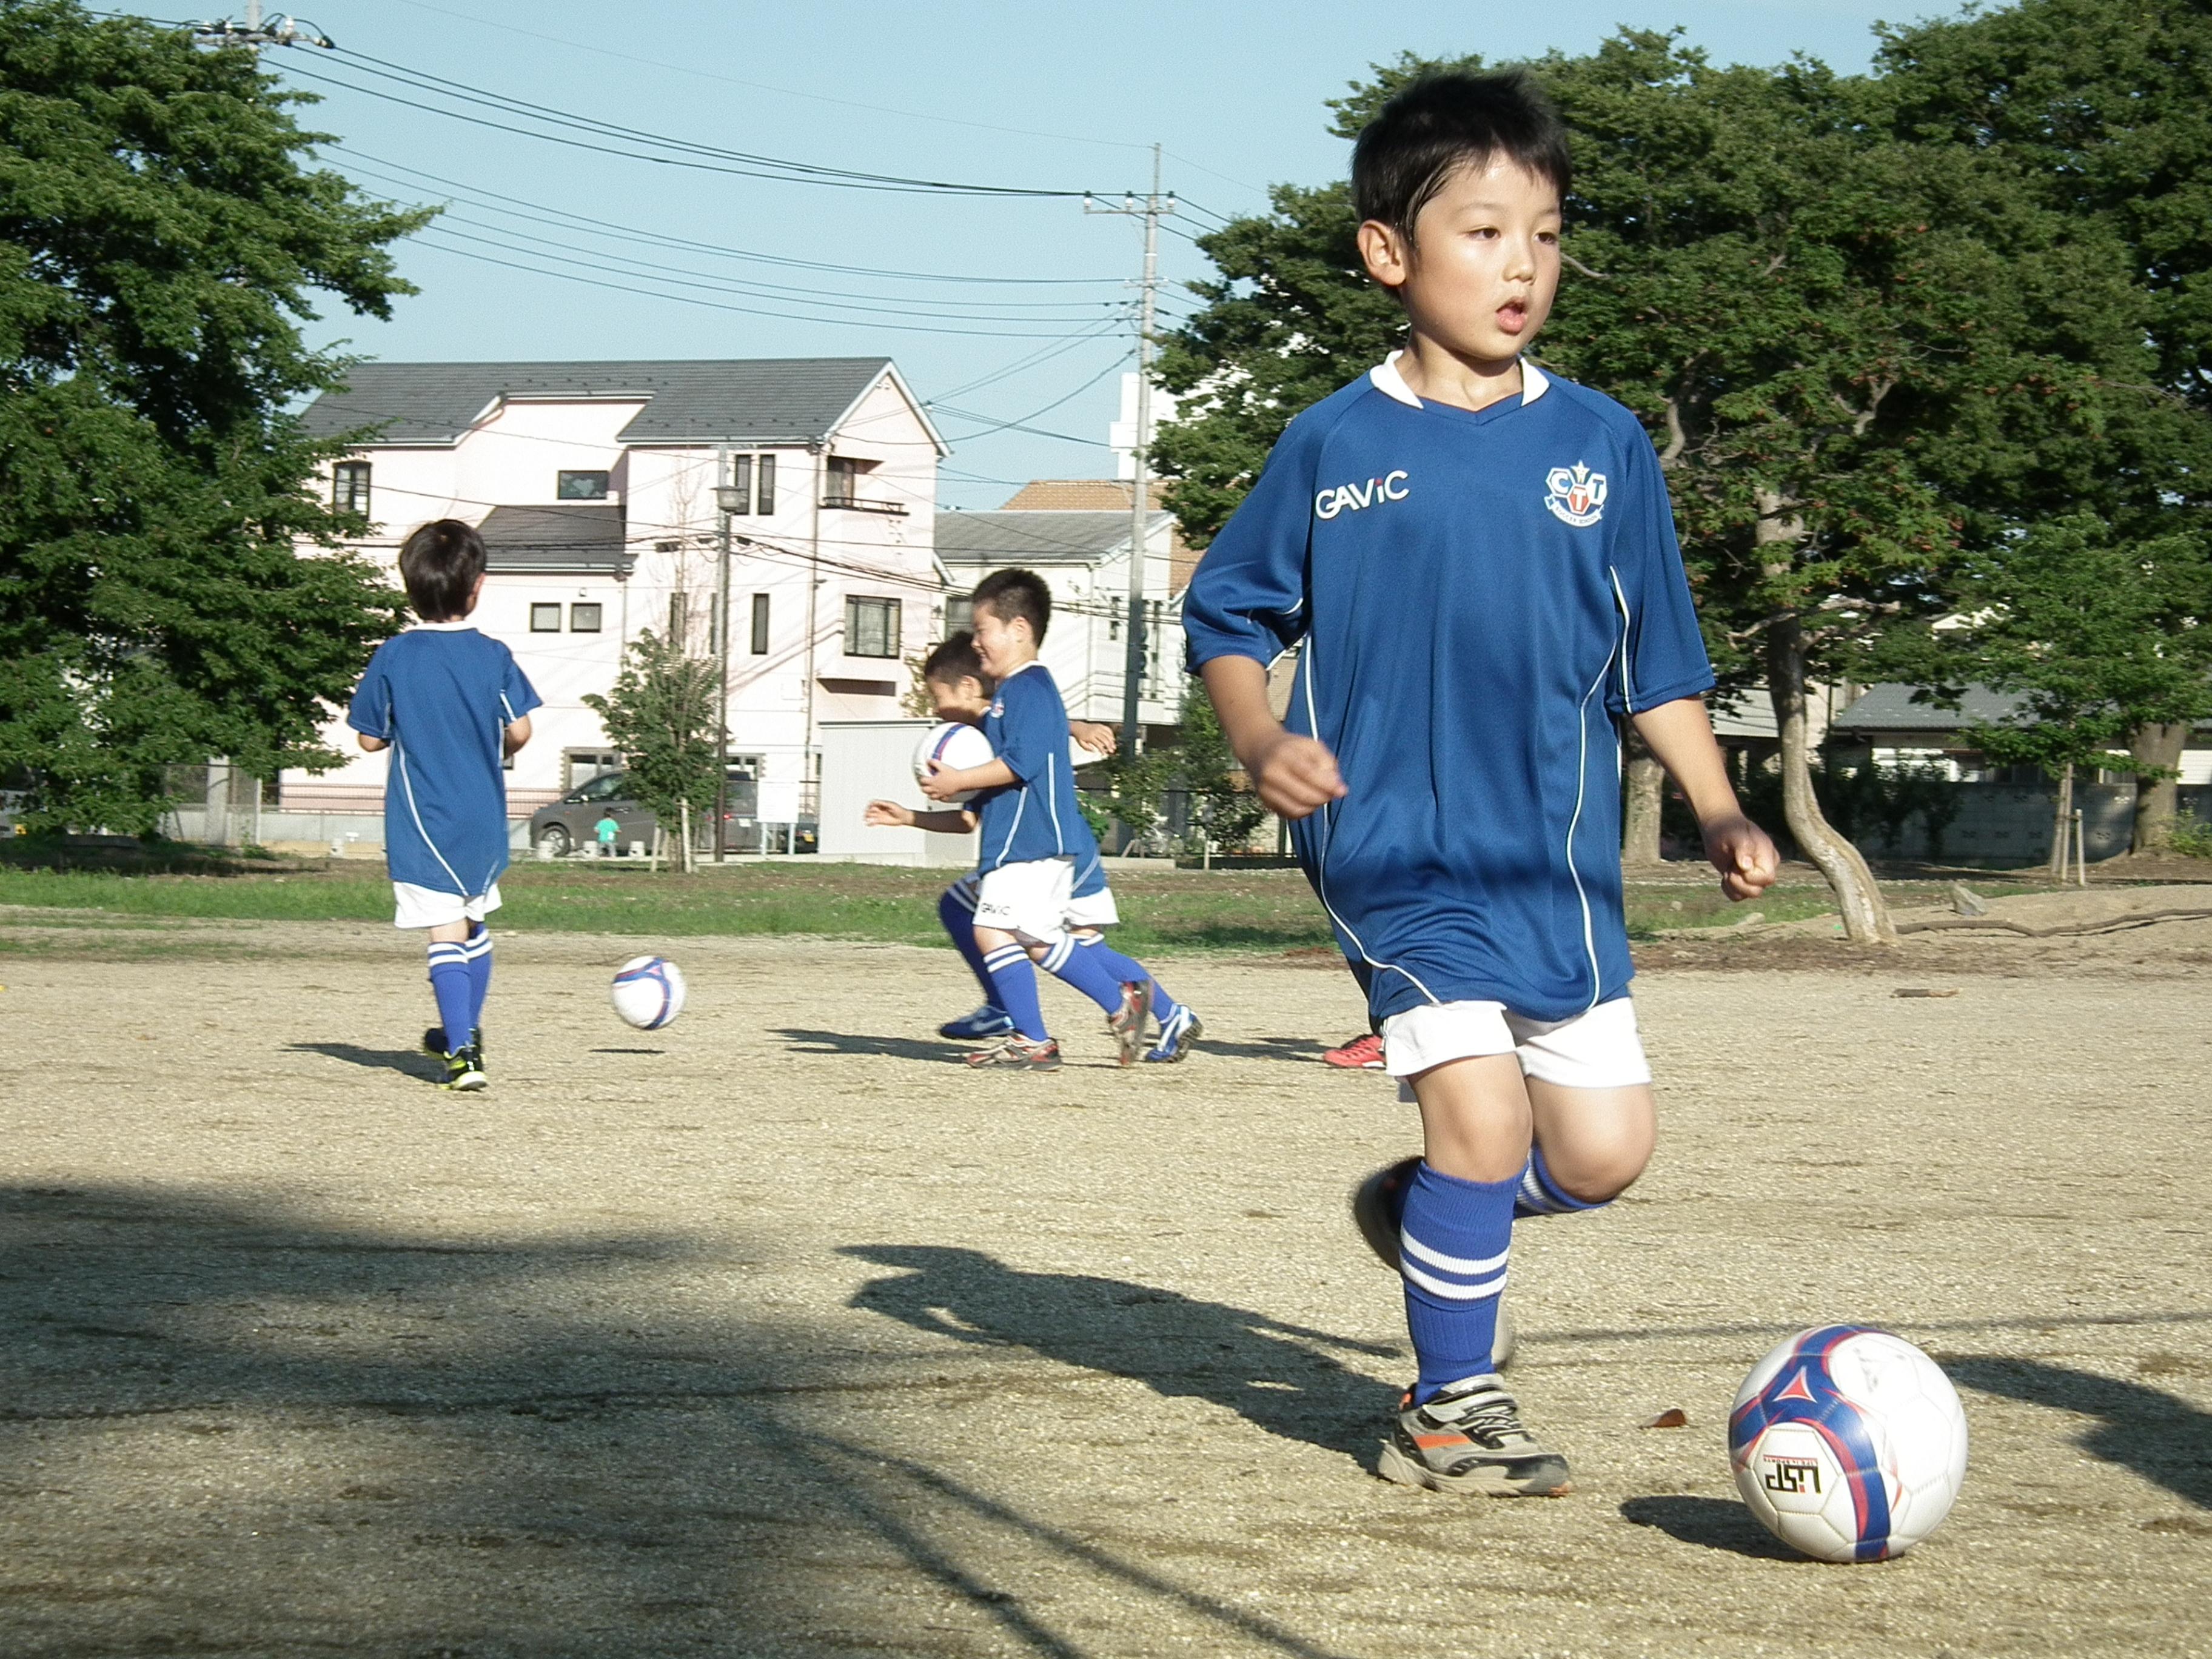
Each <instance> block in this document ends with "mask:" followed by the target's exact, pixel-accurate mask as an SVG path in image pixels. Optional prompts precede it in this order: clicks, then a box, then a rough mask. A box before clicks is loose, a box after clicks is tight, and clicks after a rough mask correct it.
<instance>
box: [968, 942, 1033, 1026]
mask: <svg viewBox="0 0 2212 1659" xmlns="http://www.w3.org/2000/svg"><path fill="white" fill-rule="evenodd" d="M983 965H984V966H985V967H986V968H987V969H990V973H991V983H992V984H993V985H994V986H995V987H998V992H999V1006H1000V1007H1001V1008H1003V1009H1005V1010H1006V1017H1007V1018H1009V1019H1011V1020H1012V1021H1013V1022H1014V1029H1015V1030H1017V1031H1019V1032H1020V1033H1021V1034H1022V1035H1023V1036H1025V1037H1027V1038H1028V1039H1029V1040H1030V1042H1043V1041H1044V1036H1045V1030H1044V1008H1043V1006H1042V1004H1040V1003H1039V1002H1038V1001H1037V982H1036V964H1035V963H1032V962H1030V953H1029V952H1028V951H1024V950H1023V949H1022V947H1021V946H1020V945H1000V947H999V948H998V949H997V950H995V951H992V952H990V953H989V954H988V955H987V956H986V957H984V958H983Z"/></svg>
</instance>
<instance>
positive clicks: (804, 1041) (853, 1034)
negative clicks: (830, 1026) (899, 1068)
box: [776, 1027, 975, 1063]
mask: <svg viewBox="0 0 2212 1659" xmlns="http://www.w3.org/2000/svg"><path fill="white" fill-rule="evenodd" d="M776 1035H777V1036H781V1037H789V1038H790V1039H791V1052H792V1053H793V1054H886V1055H889V1056H890V1058H891V1059H893V1060H937V1061H939V1062H940V1063H942V1062H944V1061H946V1060H957V1059H959V1058H960V1056H961V1055H962V1054H963V1053H965V1052H966V1051H967V1049H968V1048H973V1047H974V1046H975V1045H974V1044H972V1043H969V1044H965V1045H963V1044H961V1043H957V1042H943V1041H939V1042H924V1041H922V1040H921V1038H919V1037H897V1036H864V1035H863V1034H861V1033H860V1032H857V1031H810V1030H794V1029H792V1028H789V1027H786V1028H783V1029H781V1030H778V1031H777V1032H776Z"/></svg>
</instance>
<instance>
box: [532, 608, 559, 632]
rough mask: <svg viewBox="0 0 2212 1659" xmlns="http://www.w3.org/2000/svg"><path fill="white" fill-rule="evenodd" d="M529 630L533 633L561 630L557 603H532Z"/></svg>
mask: <svg viewBox="0 0 2212 1659" xmlns="http://www.w3.org/2000/svg"><path fill="white" fill-rule="evenodd" d="M530 631H531V632H532V633H533V634H557V633H559V632H560V631H561V607H560V606H559V605H532V606H531V607H530Z"/></svg>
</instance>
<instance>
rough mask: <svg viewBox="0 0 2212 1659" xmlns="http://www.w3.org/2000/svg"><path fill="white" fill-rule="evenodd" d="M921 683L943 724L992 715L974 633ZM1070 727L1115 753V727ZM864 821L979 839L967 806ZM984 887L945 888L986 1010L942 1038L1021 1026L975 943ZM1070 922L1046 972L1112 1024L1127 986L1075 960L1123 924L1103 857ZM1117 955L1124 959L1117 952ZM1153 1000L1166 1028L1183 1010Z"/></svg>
mask: <svg viewBox="0 0 2212 1659" xmlns="http://www.w3.org/2000/svg"><path fill="white" fill-rule="evenodd" d="M921 681H922V684H923V685H924V686H925V687H927V690H928V692H929V696H930V701H931V703H932V705H933V710H934V712H935V714H936V715H937V718H938V719H939V720H959V721H962V722H963V723H964V724H966V725H969V726H981V725H982V723H983V717H984V716H985V715H986V714H988V713H989V712H990V708H991V687H990V682H989V681H988V680H987V679H986V678H984V675H983V661H982V659H981V658H980V657H978V656H977V655H976V654H975V636H974V635H971V634H969V632H968V631H967V630H966V629H961V630H959V631H958V632H957V633H954V634H951V635H948V636H947V637H946V638H945V640H943V641H940V642H939V644H938V645H937V646H936V647H934V648H933V649H932V650H931V652H930V653H929V655H928V657H927V658H926V659H924V660H923V662H922V665H921ZM1067 730H1068V735H1069V736H1070V737H1071V738H1073V739H1074V740H1075V741H1076V742H1077V743H1078V744H1081V745H1082V746H1083V747H1084V748H1085V749H1087V750H1090V751H1091V753H1093V754H1097V755H1102V756H1103V755H1110V754H1112V753H1113V752H1114V732H1113V728H1112V727H1110V726H1099V725H1097V724H1096V723H1094V722H1092V721H1090V720H1069V721H1068V723H1067ZM1072 761H1073V757H1071V763H1072ZM862 817H863V818H864V819H865V821H866V822H867V823H872V824H879V825H903V826H906V827H908V828H915V829H927V830H932V831H934V832H935V833H937V834H939V835H945V836H966V835H972V834H974V833H975V813H973V812H971V811H968V810H967V809H966V808H965V807H950V808H947V809H945V810H944V811H936V812H917V811H915V810H914V809H913V808H912V807H910V806H902V805H900V804H899V803H898V802H896V801H889V800H872V801H870V802H869V803H868V805H867V808H866V811H865V812H864V813H863V814H862ZM980 884H981V876H980V875H979V874H977V873H976V872H973V871H971V872H969V873H968V874H967V875H964V876H963V877H961V878H960V879H959V880H957V881H956V882H954V883H953V884H951V886H950V887H948V888H946V889H945V891H944V893H943V894H942V895H940V896H939V898H938V901H937V919H938V921H939V922H940V923H941V924H942V925H943V927H944V928H945V937H947V938H948V939H951V941H952V945H953V948H954V949H955V950H957V951H959V952H960V956H961V959H962V960H963V962H965V963H967V964H968V968H969V972H971V973H973V974H974V975H975V979H976V982H977V983H978V984H980V985H981V987H983V1001H982V1006H980V1007H978V1008H977V1009H975V1012H972V1013H968V1014H963V1015H962V1016H961V1017H960V1018H957V1019H952V1020H947V1021H946V1022H945V1024H942V1025H940V1026H939V1027H938V1028H937V1034H938V1035H939V1036H946V1037H952V1038H955V1039H957V1040H958V1041H962V1042H975V1041H980V1040H981V1039H983V1038H986V1037H1004V1036H1009V1035H1011V1034H1012V1031H1013V1029H1014V1022H1013V1018H1012V1016H1011V1015H1009V1014H1008V1013H1007V1012H1006V1010H1005V1009H1004V1008H1002V1007H1001V1006H999V987H997V986H996V985H995V984H994V983H993V981H992V979H991V973H990V969H988V968H987V967H986V966H985V965H984V962H983V953H982V951H981V950H980V949H979V948H978V947H977V946H976V944H975V890H976V888H977V887H978V886H979V885H980ZM1063 920H1064V921H1065V922H1066V926H1067V927H1068V930H1069V931H1068V934H1067V939H1068V941H1069V943H1068V944H1066V945H1065V946H1062V947H1060V948H1059V949H1056V950H1055V951H1054V952H1053V953H1052V955H1050V956H1048V957H1046V958H1045V962H1044V965H1045V968H1046V969H1047V970H1048V971H1049V972H1051V973H1054V974H1056V975H1059V976H1060V978H1061V979H1063V980H1066V981H1068V982H1069V983H1070V984H1072V985H1073V986H1075V987H1076V988H1077V989H1078V990H1080V991H1082V992H1083V993H1084V994H1085V995H1087V996H1090V997H1091V998H1092V1000H1095V1001H1097V1002H1098V1003H1099V1005H1100V1006H1102V1007H1103V1008H1104V1009H1105V1011H1106V1012H1107V1014H1108V1016H1109V1020H1110V1018H1111V1017H1112V1016H1114V1015H1115V1014H1117V1013H1119V1012H1120V1011H1121V982H1120V981H1118V980H1116V979H1115V978H1114V977H1113V975H1112V973H1111V972H1109V971H1103V970H1099V969H1095V968H1094V966H1093V965H1092V964H1093V963H1096V962H1097V960H1098V959H1097V958H1092V959H1091V961H1090V962H1085V963H1077V962H1075V961H1074V959H1073V955H1072V953H1073V951H1076V950H1078V949H1081V948H1091V949H1095V948H1096V947H1097V946H1099V945H1103V944H1104V943H1105V942H1106V941H1105V936H1104V935H1103V934H1102V933H1100V932H1099V931H1098V930H1099V929H1100V928H1101V927H1112V926H1113V925H1114V923H1115V922H1116V921H1120V920H1121V916H1120V914H1119V912H1118V911H1117V910H1116V909H1115V904H1114V894H1113V891H1112V890H1111V889H1110V888H1109V887H1108V886H1107V884H1106V866H1105V861H1104V860H1103V859H1100V858H1097V857H1093V858H1092V859H1091V861H1090V862H1089V863H1088V864H1087V865H1085V866H1083V867H1082V868H1080V869H1079V870H1078V871H1077V872H1075V882H1074V885H1073V890H1072V894H1071V896H1070V897H1069V899H1068V903H1067V913H1066V916H1065V917H1064V918H1063ZM1112 954H1113V955H1115V956H1116V957H1119V953H1118V952H1115V953H1112ZM1120 960H1121V961H1122V962H1124V963H1126V962H1127V958H1126V957H1122V958H1120ZM1130 965H1131V966H1133V965H1134V964H1133V963H1132V964H1130ZM1151 999H1152V1011H1153V1014H1154V1017H1155V1018H1158V1019H1159V1020H1160V1022H1161V1023H1162V1024H1163V1026H1165V1025H1168V1024H1174V1023H1175V1020H1176V1007H1177V1006H1178V1005H1177V1004H1176V1001H1175V1000H1174V999H1173V998H1172V997H1170V996H1169V995H1168V994H1167V993H1166V992H1165V991H1164V990H1162V989H1161V988H1160V987H1159V982H1158V981H1157V980H1155V981H1152V993H1151ZM1123 1035H1124V1033H1122V1032H1121V1031H1119V1030H1116V1031H1115V1037H1116V1038H1117V1040H1118V1039H1119V1038H1120V1037H1121V1036H1123ZM1132 1057H1133V1056H1132ZM1163 1057H1164V1056H1163Z"/></svg>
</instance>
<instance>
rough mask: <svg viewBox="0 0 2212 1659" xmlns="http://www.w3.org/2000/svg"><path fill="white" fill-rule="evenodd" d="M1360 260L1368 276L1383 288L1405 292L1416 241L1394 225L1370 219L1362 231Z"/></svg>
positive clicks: (1360, 228) (1410, 272)
mask: <svg viewBox="0 0 2212 1659" xmlns="http://www.w3.org/2000/svg"><path fill="white" fill-rule="evenodd" d="M1359 257H1360V258H1361V259H1363V260H1364V261H1365V262H1366V265H1367V274H1368V275H1369V276H1371V277H1373V278H1374V279H1375V280H1376V282H1377V283H1381V284H1382V285H1383V287H1384V288H1388V289H1398V288H1402V287H1404V286H1405V283H1406V279H1407V277H1408V276H1411V275H1412V274H1413V239H1412V238H1411V237H1409V236H1407V234H1405V233H1404V232H1403V231H1401V230H1400V229H1399V228H1397V227H1396V226H1395V225H1386V224H1384V223H1383V222H1382V221H1381V220H1380V219H1370V220H1368V221H1366V222H1364V224H1362V225H1361V226H1360V227H1359Z"/></svg>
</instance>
